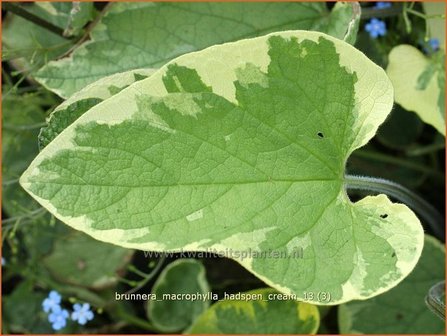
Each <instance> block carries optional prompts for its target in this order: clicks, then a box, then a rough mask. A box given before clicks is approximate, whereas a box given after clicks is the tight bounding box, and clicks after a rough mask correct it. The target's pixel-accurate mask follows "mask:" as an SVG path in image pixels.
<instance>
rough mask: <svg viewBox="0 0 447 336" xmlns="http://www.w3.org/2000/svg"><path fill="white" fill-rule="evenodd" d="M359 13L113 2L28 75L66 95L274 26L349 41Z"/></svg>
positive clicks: (296, 6) (344, 6)
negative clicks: (64, 50) (79, 40)
mask: <svg viewBox="0 0 447 336" xmlns="http://www.w3.org/2000/svg"><path fill="white" fill-rule="evenodd" d="M359 13H360V6H359V5H358V3H355V2H353V3H345V2H339V3H337V4H336V5H335V6H334V8H333V10H332V11H329V10H328V9H327V7H326V4H325V3H322V2H321V3H316V2H314V3H306V2H276V3H275V2H264V3H262V2H259V3H253V2H252V3H249V2H227V3H219V2H217V3H213V2H210V3H175V2H170V3H162V2H155V3H152V2H151V3H143V2H139V3H129V2H126V3H114V4H113V6H112V7H111V8H110V10H109V11H108V12H107V13H106V15H105V16H104V17H103V18H102V19H101V20H100V22H99V24H98V25H97V26H96V27H95V28H94V29H93V30H92V32H91V35H90V37H91V38H90V40H89V41H87V42H86V43H83V44H82V45H81V46H79V47H78V48H76V49H75V51H74V52H73V54H72V55H71V56H70V57H69V58H64V59H61V60H57V61H54V62H49V63H48V64H47V65H45V66H44V67H43V68H42V69H40V70H39V71H38V73H37V74H36V76H35V77H36V79H37V80H38V81H39V82H40V83H42V84H43V85H44V86H46V87H47V88H48V89H50V90H52V91H54V92H55V93H57V94H58V95H60V96H61V97H65V98H67V97H70V96H71V95H72V94H73V93H75V92H76V91H78V90H80V89H81V88H83V87H84V86H86V85H87V84H89V83H92V82H94V81H95V80H98V79H100V78H102V77H104V76H107V75H112V74H115V73H117V72H122V71H127V70H130V69H135V68H158V67H160V66H161V65H163V64H164V63H166V62H167V61H170V60H172V59H173V58H175V57H177V56H180V55H182V54H184V53H186V52H192V51H195V50H201V49H203V48H206V47H209V46H212V45H214V44H218V43H223V42H230V41H236V40H239V39H242V38H248V37H255V36H260V35H264V34H267V33H271V32H274V31H277V30H287V29H306V30H318V31H321V32H325V33H328V34H330V35H332V36H335V37H338V38H340V39H342V38H346V40H347V41H350V42H352V43H353V42H354V41H355V38H356V35H357V28H358V22H359ZM130 32H131V35H129V34H130ZM118 50H119V51H118Z"/></svg>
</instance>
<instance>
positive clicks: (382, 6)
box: [373, 1, 391, 9]
mask: <svg viewBox="0 0 447 336" xmlns="http://www.w3.org/2000/svg"><path fill="white" fill-rule="evenodd" d="M390 7H391V2H386V1H379V2H376V4H375V5H374V7H373V8H374V9H386V8H390Z"/></svg>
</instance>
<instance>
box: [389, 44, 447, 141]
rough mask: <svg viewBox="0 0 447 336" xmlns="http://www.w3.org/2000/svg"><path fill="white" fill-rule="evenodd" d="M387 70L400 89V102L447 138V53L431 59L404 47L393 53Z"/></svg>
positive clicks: (398, 96) (396, 88)
mask: <svg viewBox="0 0 447 336" xmlns="http://www.w3.org/2000/svg"><path fill="white" fill-rule="evenodd" d="M386 71H387V74H388V76H390V79H391V81H392V82H393V85H394V88H395V90H396V97H395V99H396V102H397V103H398V104H400V105H402V106H403V107H404V108H405V109H407V110H409V111H413V112H415V113H417V115H418V116H419V117H420V118H421V119H422V120H423V121H424V122H426V123H427V124H430V125H432V126H433V127H434V128H436V130H437V131H438V132H439V133H441V134H442V135H444V136H445V53H444V52H443V51H440V52H438V54H436V57H433V58H432V59H429V58H428V57H426V56H424V54H422V53H421V52H420V51H419V50H418V49H416V48H415V47H413V46H410V45H405V44H403V45H400V46H397V47H395V48H393V50H391V53H390V55H389V64H388V68H387V70H386Z"/></svg>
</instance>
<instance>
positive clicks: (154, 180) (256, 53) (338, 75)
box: [21, 31, 423, 304]
mask: <svg viewBox="0 0 447 336" xmlns="http://www.w3.org/2000/svg"><path fill="white" fill-rule="evenodd" d="M392 103H393V90H392V87H391V84H390V82H389V80H388V78H387V77H386V75H385V73H384V71H383V70H382V69H381V68H379V67H378V66H376V65H375V64H374V63H372V62H371V61H369V60H368V59H367V58H366V57H365V56H364V55H363V54H362V53H361V52H359V51H357V50H356V49H355V48H354V47H352V46H350V45H349V44H347V43H345V42H342V41H340V40H338V39H335V38H332V37H330V36H328V35H325V34H321V33H316V32H304V31H289V32H281V33H273V34H270V35H266V36H263V37H259V38H254V39H248V40H242V41H239V42H235V43H229V44H223V45H218V46H214V47H211V48H208V49H205V50H203V51H201V52H196V53H191V54H187V55H184V56H182V57H179V58H177V59H175V60H173V61H171V62H170V63H168V64H167V65H166V66H164V67H162V68H161V69H160V70H159V71H157V72H156V73H154V74H153V75H152V76H150V77H149V78H147V79H144V80H142V81H139V82H137V83H134V84H133V85H131V86H129V87H128V88H126V89H124V90H123V91H121V92H120V93H118V94H117V95H115V96H114V97H112V98H109V99H107V100H105V101H104V102H102V103H101V104H98V105H97V106H95V107H94V108H92V109H91V110H89V111H88V112H87V113H85V114H84V115H82V116H81V117H80V118H79V119H77V120H76V121H75V122H74V123H73V124H72V125H70V126H69V127H68V128H67V129H66V130H65V131H63V132H62V133H61V134H60V135H59V136H58V137H57V138H56V139H55V140H54V141H52V142H51V143H50V144H49V145H48V146H47V147H46V148H45V149H44V150H43V151H42V152H41V153H40V154H39V156H38V157H37V158H36V159H35V160H34V161H33V163H32V164H31V165H30V167H29V168H28V170H27V171H26V172H25V173H24V175H23V176H22V178H21V184H22V186H23V187H24V188H25V189H26V190H27V191H28V192H29V193H30V194H31V195H33V197H34V198H36V199H37V200H38V201H39V202H40V203H41V204H42V205H43V206H44V207H46V208H47V209H48V210H49V211H51V212H52V213H53V214H54V215H55V216H56V217H58V218H59V219H61V220H62V221H64V222H65V223H67V224H68V225H70V226H72V227H74V228H76V229H78V230H81V231H84V232H86V233H88V234H90V235H92V236H93V237H95V238H96V239H99V240H103V241H107V242H111V243H114V244H117V245H121V246H126V247H131V248H137V249H143V250H144V249H146V250H157V251H179V250H183V251H190V250H204V251H210V250H211V251H217V252H220V253H225V254H226V255H227V256H228V257H230V258H233V259H235V260H237V261H239V262H240V263H241V264H242V265H243V266H244V267H246V268H247V269H248V270H250V271H251V272H253V273H254V274H256V275H257V276H258V277H259V278H261V279H262V280H264V281H265V282H266V283H267V284H269V285H270V286H272V287H274V288H276V289H278V290H280V291H282V292H284V293H289V294H292V295H294V297H295V298H299V299H302V300H305V301H310V302H315V303H319V304H335V303H340V302H345V301H348V300H352V299H364V298H368V297H372V296H374V295H377V294H379V293H382V292H384V291H386V290H388V289H390V288H392V287H393V286H395V285H396V284H397V283H399V282H400V281H401V280H402V279H403V278H404V277H405V276H406V275H407V274H408V273H409V272H410V271H411V270H412V269H413V267H414V265H415V264H416V262H417V259H418V258H419V256H420V253H421V250H422V246H423V230H422V227H421V225H420V223H419V221H418V219H417V217H416V216H415V215H414V214H413V212H412V211H411V210H409V209H408V208H407V207H406V206H404V205H402V204H393V203H391V202H390V201H389V200H388V198H387V197H386V196H384V195H379V196H376V197H366V198H364V199H362V200H360V201H359V202H357V203H352V202H351V201H350V200H349V199H348V197H347V195H346V192H345V189H344V166H345V163H346V160H347V158H348V157H349V155H350V153H351V152H352V151H353V150H355V149H356V148H359V147H361V146H363V145H364V144H365V143H366V142H368V140H369V139H371V137H373V136H374V134H375V132H376V130H377V128H378V126H379V125H380V124H381V123H382V122H383V120H384V119H385V118H386V116H387V115H388V113H389V111H390V109H391V106H392Z"/></svg>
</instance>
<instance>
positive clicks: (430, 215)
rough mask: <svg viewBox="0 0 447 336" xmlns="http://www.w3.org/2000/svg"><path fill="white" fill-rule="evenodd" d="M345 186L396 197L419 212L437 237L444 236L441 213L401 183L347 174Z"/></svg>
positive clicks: (349, 188) (350, 188)
mask: <svg viewBox="0 0 447 336" xmlns="http://www.w3.org/2000/svg"><path fill="white" fill-rule="evenodd" d="M345 186H346V189H348V190H367V191H373V192H378V193H384V194H386V195H388V196H391V197H394V198H395V199H397V200H398V201H401V202H402V203H405V204H406V205H408V206H409V207H410V208H411V209H413V210H414V211H415V212H416V213H418V214H419V215H420V216H421V218H422V219H423V220H425V221H426V223H427V224H428V225H429V226H430V228H431V229H432V230H433V233H434V234H435V235H436V236H437V237H440V238H442V237H444V232H443V227H444V218H443V217H442V216H441V214H440V213H439V212H438V211H437V210H436V209H435V208H434V207H433V206H432V205H431V204H429V203H428V202H426V201H425V200H424V199H423V198H421V197H420V196H418V195H416V194H415V193H414V192H412V191H411V190H409V189H407V188H405V187H403V186H401V185H400V184H397V183H395V182H392V181H388V180H385V179H382V178H376V177H369V176H357V175H346V176H345Z"/></svg>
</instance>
